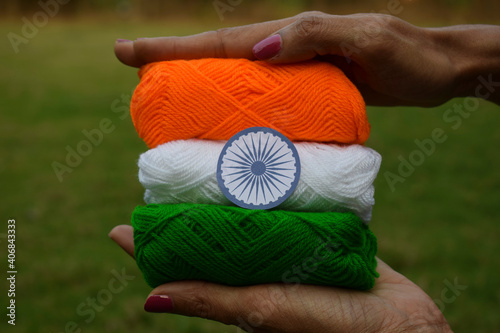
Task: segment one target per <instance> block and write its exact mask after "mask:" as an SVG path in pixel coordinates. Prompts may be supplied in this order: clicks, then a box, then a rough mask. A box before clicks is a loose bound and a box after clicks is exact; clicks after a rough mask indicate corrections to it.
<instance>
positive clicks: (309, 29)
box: [295, 12, 326, 37]
mask: <svg viewBox="0 0 500 333" xmlns="http://www.w3.org/2000/svg"><path fill="white" fill-rule="evenodd" d="M325 18H326V15H325V14H324V13H322V12H305V13H302V14H300V15H299V17H298V19H297V21H296V23H295V32H296V34H297V35H298V36H300V37H311V36H315V35H316V34H318V33H320V32H321V31H322V29H323V27H324V21H325Z"/></svg>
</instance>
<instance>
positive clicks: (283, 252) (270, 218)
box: [131, 59, 381, 290]
mask: <svg viewBox="0 0 500 333" xmlns="http://www.w3.org/2000/svg"><path fill="white" fill-rule="evenodd" d="M139 76H140V78H141V82H140V84H139V85H138V87H137V89H136V91H135V92H134V96H133V97H132V102H131V115H132V119H133V122H134V125H135V128H136V130H137V132H138V134H139V136H140V137H141V138H142V139H143V140H144V141H145V143H146V144H147V145H148V146H149V148H150V150H148V151H147V152H145V153H144V154H142V155H141V156H140V159H139V180H140V182H141V183H142V184H143V185H144V187H145V190H146V191H145V201H146V203H147V205H146V206H139V207H137V208H136V209H135V211H134V212H133V214H132V225H133V227H134V242H135V255H136V260H137V264H138V266H139V268H140V269H141V271H142V272H143V275H144V278H145V280H146V282H147V283H148V284H149V285H150V286H151V287H156V286H158V285H160V284H163V283H167V282H171V281H175V280H186V279H198V280H206V281H211V282H216V283H222V284H227V285H234V286H243V285H252V284H258V283H272V282H285V283H286V282H294V283H297V282H300V283H309V284H318V285H334V286H340V287H346V288H354V289H360V290H366V289H370V288H372V287H373V285H374V281H375V278H376V277H377V276H378V274H377V272H376V270H375V268H376V259H375V254H376V250H377V242H376V238H375V236H374V235H373V233H372V232H371V231H370V230H369V227H368V222H369V221H370V219H371V210H372V206H373V204H374V199H373V192H374V189H373V180H374V179H375V177H376V175H377V173H378V169H379V167H380V162H381V157H380V155H379V154H378V153H377V152H375V151H374V150H372V149H370V148H367V147H365V146H363V145H362V144H364V142H365V141H366V140H367V138H368V135H369V131H370V125H369V123H368V119H367V116H366V110H365V105H364V102H363V99H362V97H361V95H360V93H359V91H358V90H357V89H356V87H355V86H354V85H353V84H352V83H351V82H350V81H349V80H348V79H347V78H346V76H345V75H344V74H343V73H342V71H340V70H339V69H338V68H336V67H335V66H333V65H331V64H328V63H324V62H317V61H308V62H303V63H298V64H287V65H271V64H268V63H265V62H261V61H249V60H245V59H199V60H189V61H184V60H178V61H168V62H158V63H152V64H148V65H146V66H143V67H142V68H141V69H140V71H139ZM256 126H257V127H269V128H272V129H274V130H277V131H279V132H280V133H282V134H283V135H285V136H286V137H287V138H288V139H290V140H292V141H293V142H294V144H295V147H296V149H297V152H298V154H299V156H300V163H301V165H302V171H301V176H300V179H299V181H298V184H297V188H296V189H295V191H294V192H293V193H292V195H291V196H290V197H288V198H287V199H286V200H284V201H283V202H282V203H281V204H280V205H279V206H277V207H276V208H273V209H271V210H260V209H245V208H241V207H236V206H235V205H234V204H233V203H232V202H231V201H229V200H228V199H227V198H226V197H225V196H224V194H223V193H222V191H221V189H220V188H219V187H218V184H217V179H216V177H217V175H216V167H217V160H218V158H219V154H220V153H221V151H222V149H223V147H224V145H225V143H226V142H227V140H229V139H230V138H231V137H232V136H233V135H235V134H237V133H238V132H240V131H242V130H245V129H247V128H249V127H256Z"/></svg>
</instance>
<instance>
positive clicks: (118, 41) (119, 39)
mask: <svg viewBox="0 0 500 333" xmlns="http://www.w3.org/2000/svg"><path fill="white" fill-rule="evenodd" d="M116 42H117V43H126V42H131V40H130V39H122V38H118V39H117V40H116Z"/></svg>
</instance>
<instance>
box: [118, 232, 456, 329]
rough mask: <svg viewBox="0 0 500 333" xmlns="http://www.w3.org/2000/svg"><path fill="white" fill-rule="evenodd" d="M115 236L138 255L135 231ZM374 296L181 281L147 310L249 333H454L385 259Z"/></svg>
mask: <svg viewBox="0 0 500 333" xmlns="http://www.w3.org/2000/svg"><path fill="white" fill-rule="evenodd" d="M109 235H110V237H111V238H112V239H113V240H114V241H115V242H116V243H118V245H120V246H121V247H122V248H123V249H124V250H125V251H126V252H127V253H129V254H130V255H131V256H132V257H133V256H134V242H133V229H132V227H131V226H128V225H121V226H117V227H115V228H114V229H113V230H112V231H111V232H110V234H109ZM377 260H378V267H377V271H378V272H379V273H380V277H379V278H378V279H377V281H376V284H375V287H374V288H373V289H371V290H370V291H356V290H348V289H342V288H335V287H325V286H314V285H304V284H283V283H276V284H265V285H255V286H249V287H229V286H223V285H217V284H213V283H209V282H203V281H178V282H172V283H168V284H164V285H161V286H159V287H157V288H155V289H154V290H153V291H151V293H150V296H149V297H148V300H147V301H146V305H145V309H146V311H150V312H168V313H175V314H180V315H185V316H194V317H202V318H207V319H211V320H216V321H219V322H222V323H225V324H228V325H236V326H239V327H241V328H242V329H244V330H246V331H248V332H255V333H258V332H276V333H281V332H283V333H285V332H286V333H294V332H300V333H308V332H314V333H321V332H337V333H341V332H349V333H355V332H419V333H424V332H451V329H450V327H449V325H448V323H447V322H446V320H445V318H444V317H443V315H442V313H441V312H440V311H439V309H438V308H437V306H436V305H435V304H434V302H433V301H432V300H431V299H430V297H429V296H427V295H426V294H425V293H424V292H423V291H422V289H420V288H419V287H418V286H416V285H415V284H414V283H412V282H411V281H410V280H408V279H407V278H405V277H404V276H403V275H401V274H399V273H397V272H396V271H394V270H392V269H391V268H390V267H389V266H388V265H387V264H385V263H384V262H383V261H381V260H380V259H377Z"/></svg>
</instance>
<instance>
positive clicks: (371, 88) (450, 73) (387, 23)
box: [115, 12, 500, 106]
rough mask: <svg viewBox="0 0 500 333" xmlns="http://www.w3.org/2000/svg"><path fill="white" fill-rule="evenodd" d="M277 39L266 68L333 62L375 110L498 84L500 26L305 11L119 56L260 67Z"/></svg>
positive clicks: (120, 50) (144, 43) (147, 44)
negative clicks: (425, 24)
mask: <svg viewBox="0 0 500 333" xmlns="http://www.w3.org/2000/svg"><path fill="white" fill-rule="evenodd" d="M276 34H278V35H279V36H280V38H278V40H281V45H280V48H279V52H278V53H277V54H276V55H274V56H272V57H271V58H269V59H266V61H269V62H272V63H290V62H297V61H304V60H308V59H313V58H314V59H320V60H324V61H329V62H331V63H333V64H335V65H336V66H338V67H340V68H341V69H342V70H343V71H344V72H345V73H346V75H347V76H348V77H349V79H350V80H351V81H353V82H354V84H356V86H357V87H358V89H359V90H360V91H361V93H362V95H363V97H364V99H365V101H366V103H367V104H369V105H385V106H393V105H413V106H436V105H439V104H442V103H444V102H446V101H448V100H449V99H451V98H453V97H458V96H474V87H475V84H476V85H477V82H476V81H477V80H476V78H477V76H479V75H481V74H483V75H487V74H493V75H494V78H495V80H497V81H499V80H500V47H499V45H498V43H497V42H496V41H497V40H498V39H499V38H500V27H497V26H459V27H451V28H440V29H430V28H420V27H416V26H414V25H411V24H410V23H408V22H405V21H403V20H401V19H398V18H396V17H393V16H389V15H383V14H354V15H345V16H338V15H329V14H325V13H321V12H306V13H302V14H299V15H297V16H294V17H291V18H286V19H281V20H276V21H269V22H263V23H256V24H252V25H246V26H240V27H234V28H224V29H220V30H216V31H209V32H204V33H201V34H197V35H192V36H186V37H159V38H144V39H138V40H136V41H133V42H132V41H127V42H117V43H116V44H115V54H116V56H117V57H118V59H119V60H120V61H122V62H123V63H124V64H126V65H129V66H133V67H140V66H142V65H144V64H146V63H149V62H155V61H162V60H175V59H198V58H207V57H216V58H247V59H252V60H256V59H257V57H256V55H255V54H254V52H253V51H255V50H254V49H253V48H254V46H255V45H256V44H257V43H259V42H261V41H262V40H263V39H266V38H267V37H270V36H275V35H276ZM478 36H481V37H483V38H478ZM478 40H480V42H478ZM274 41H275V42H276V38H275V39H274ZM495 82H496V81H495ZM499 86H500V84H499ZM496 90H497V91H495V92H494V93H493V94H492V95H491V97H490V100H492V101H494V102H497V103H498V102H499V101H500V88H498V89H496Z"/></svg>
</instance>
